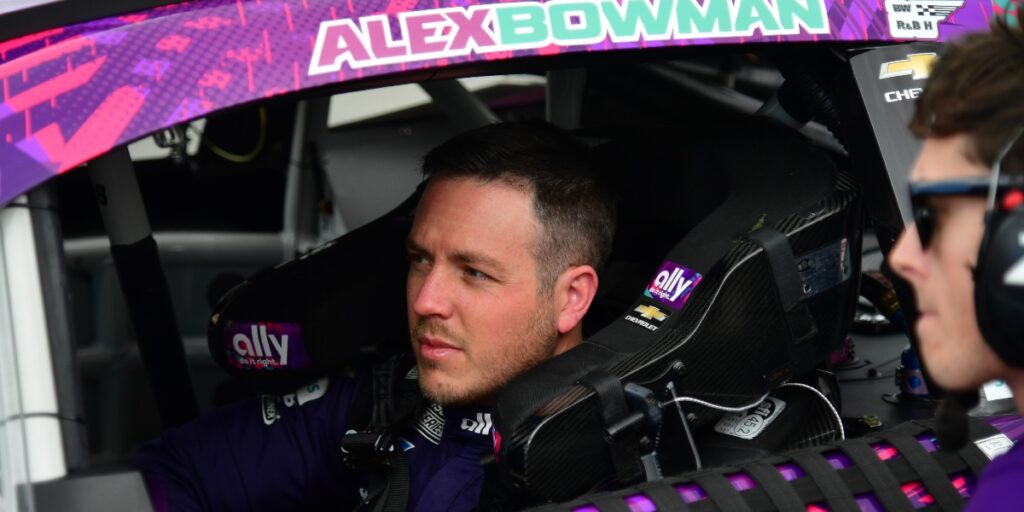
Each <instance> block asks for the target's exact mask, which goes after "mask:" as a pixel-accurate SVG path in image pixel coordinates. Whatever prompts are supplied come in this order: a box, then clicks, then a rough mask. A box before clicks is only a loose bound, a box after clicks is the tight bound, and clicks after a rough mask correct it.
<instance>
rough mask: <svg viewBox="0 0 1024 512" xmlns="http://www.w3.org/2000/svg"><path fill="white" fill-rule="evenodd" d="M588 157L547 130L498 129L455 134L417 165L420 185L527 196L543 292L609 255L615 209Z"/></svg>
mask: <svg viewBox="0 0 1024 512" xmlns="http://www.w3.org/2000/svg"><path fill="white" fill-rule="evenodd" d="M597 171H598V168H597V165H596V162H595V161H594V159H593V156H592V155H591V152H590V149H589V148H588V147H587V146H586V145H584V144H583V143H582V142H580V141H579V140H577V139H576V138H574V137H573V136H572V135H570V134H568V133H566V132H565V131H562V130H561V129H559V128H556V127H555V126H553V125H551V124H547V123H499V124H492V125H488V126H484V127H482V128H477V129H474V130H471V131H468V132H465V133H462V134H460V135H458V136H456V137H454V138H452V139H450V140H448V141H447V142H445V143H443V144H441V145H440V146H438V147H436V148H434V149H432V150H431V151H430V152H429V153H427V154H426V156H424V157H423V174H424V176H426V177H427V178H428V179H434V180H443V179H460V178H466V179H473V180H478V181H480V182H483V183H489V182H499V183H503V184H505V185H509V186H512V187H516V188H520V189H522V190H524V191H528V192H530V193H532V195H533V211H534V214H535V215H536V216H537V220H538V221H539V223H540V226H541V231H542V232H541V234H540V236H539V237H538V241H537V246H536V247H535V249H534V253H535V255H536V257H537V262H538V268H539V272H540V276H539V277H540V282H541V284H542V285H543V287H544V288H545V289H547V288H549V287H550V286H551V285H552V284H554V281H555V279H557V277H558V276H559V275H561V273H562V272H564V271H565V270H566V269H567V268H569V267H570V266H572V265H591V266H593V267H594V268H600V267H601V265H603V264H604V262H605V260H606V259H607V258H608V253H609V252H611V246H612V238H613V236H614V234H615V203H614V199H613V198H612V195H611V193H610V191H609V190H608V189H607V187H606V186H605V185H604V183H603V181H602V180H601V179H600V178H599V175H598V172H597Z"/></svg>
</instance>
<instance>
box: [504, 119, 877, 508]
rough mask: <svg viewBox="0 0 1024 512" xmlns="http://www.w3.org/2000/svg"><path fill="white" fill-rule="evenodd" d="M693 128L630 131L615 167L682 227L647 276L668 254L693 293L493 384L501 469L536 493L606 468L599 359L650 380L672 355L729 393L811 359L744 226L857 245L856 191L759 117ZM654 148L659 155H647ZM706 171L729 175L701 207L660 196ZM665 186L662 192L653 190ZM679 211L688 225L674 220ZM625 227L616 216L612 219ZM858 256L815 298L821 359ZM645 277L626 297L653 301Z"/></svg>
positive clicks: (656, 216)
mask: <svg viewBox="0 0 1024 512" xmlns="http://www.w3.org/2000/svg"><path fill="white" fill-rule="evenodd" d="M701 128H702V130H701V131H700V132H697V133H692V132H690V133H678V132H675V133H666V132H665V131H657V130H654V131H651V132H647V133H643V134H642V136H636V135H634V136H633V137H632V140H630V141H628V142H627V144H630V145H633V146H632V147H634V148H635V151H634V152H633V155H634V158H632V162H631V164H632V165H630V163H629V162H627V163H623V164H622V165H623V167H622V169H632V172H625V171H623V172H622V175H623V177H624V178H625V179H627V180H630V182H629V183H624V184H623V185H622V187H620V189H625V188H627V187H640V188H641V189H642V188H644V187H646V188H647V193H639V194H636V195H637V196H638V197H639V198H640V199H641V201H640V204H638V205H637V204H634V205H632V206H633V207H635V208H640V210H639V211H641V212H646V215H640V216H639V217H638V218H645V219H647V222H649V223H651V224H652V225H656V226H658V227H659V228H663V229H665V230H666V231H665V232H664V235H663V236H675V237H676V238H675V242H676V243H675V247H674V248H672V249H671V250H670V251H668V254H669V257H665V255H664V253H662V254H661V255H659V256H657V257H656V258H657V259H656V262H655V264H654V266H653V267H651V268H648V269H647V272H646V274H647V279H648V280H650V279H651V277H652V276H654V275H655V274H656V273H657V270H658V268H659V267H658V266H657V265H658V262H660V261H661V260H662V259H667V260H670V261H672V262H675V263H679V264H682V265H685V266H686V267H688V268H690V269H693V270H695V271H697V272H699V273H701V274H702V275H703V276H704V277H703V279H704V280H703V281H702V282H701V284H700V285H699V286H698V287H697V288H696V289H695V290H694V291H693V292H692V295H691V297H690V299H689V302H687V303H686V305H685V307H683V308H682V309H680V310H678V311H675V312H673V313H671V314H670V315H669V317H668V318H667V319H666V320H664V321H663V323H662V324H661V326H660V327H659V329H658V330H657V331H655V332H651V331H648V330H645V329H644V328H642V327H640V326H638V325H636V324H635V323H633V322H629V321H626V320H625V319H624V318H623V315H621V314H620V316H619V317H618V318H617V319H616V320H615V321H614V322H613V323H611V324H610V325H607V326H605V327H604V328H603V329H601V330H599V331H598V332H597V333H596V334H594V335H592V336H590V337H588V339H586V340H585V341H584V342H583V344H581V345H580V346H579V347H576V348H575V349H573V350H570V351H568V352H566V353H564V354H561V355H559V356H558V357H555V358H553V359H550V360H548V361H546V362H544V363H542V364H540V365H538V366H537V367H535V368H534V369H532V370H530V371H528V372H526V373H525V374H523V375H522V376H521V377H519V378H517V379H516V380H514V381H513V382H512V383H510V384H509V385H508V386H507V387H506V388H505V389H503V390H502V391H501V392H500V393H499V396H498V401H497V416H496V421H495V425H496V426H497V429H498V431H499V432H500V433H501V437H502V441H501V445H500V449H499V453H498V455H499V462H500V465H501V466H502V469H503V474H505V475H506V476H508V477H509V478H512V479H513V481H515V482H516V484H517V485H518V486H520V487H521V488H523V489H526V490H528V491H529V492H532V493H534V494H536V495H537V496H540V497H543V498H545V499H550V500H555V501H558V500H564V499H567V498H569V497H572V496H573V495H574V493H579V492H582V491H583V490H585V489H587V488H589V487H590V486H593V485H595V484H596V483H599V482H600V481H601V479H602V478H607V475H608V474H609V473H608V471H609V467H610V464H611V463H610V462H609V459H607V457H606V456H605V455H603V454H602V452H603V451H604V450H605V447H604V441H603V439H602V434H601V430H602V429H601V427H600V425H595V424H594V421H595V418H599V417H600V415H599V414H597V413H596V411H597V409H596V408H597V404H596V399H595V398H594V395H593V394H591V393H590V392H588V391H587V389H586V388H583V387H581V386H579V385H576V382H577V381H578V380H579V379H580V378H581V377H583V375H585V374H588V373H590V372H591V371H593V370H595V369H604V370H606V371H607V372H608V373H611V374H613V375H615V376H616V377H619V378H620V379H621V380H622V381H623V382H627V381H628V382H637V383H647V382H653V381H656V380H660V379H662V377H663V376H664V375H665V373H664V372H666V371H667V370H668V368H669V366H670V365H671V363H672V362H673V360H676V359H679V360H682V362H683V363H684V364H685V365H686V370H685V372H683V373H682V375H681V377H679V379H678V383H677V384H676V385H677V386H678V387H677V389H679V390H680V392H681V393H684V394H686V395H689V396H693V397H696V398H700V399H705V400H709V401H712V402H715V403H719V404H721V405H726V406H738V405H742V404H746V403H749V402H750V401H751V400H753V399H755V398H756V397H759V396H761V395H762V394H763V393H764V392H765V391H767V388H768V387H769V386H771V385H773V384H772V383H773V382H776V383H777V381H778V379H780V378H781V377H780V376H778V375H774V373H775V371H776V370H778V369H781V370H782V371H783V374H784V373H785V371H786V370H787V369H788V371H790V372H799V371H804V370H806V369H807V368H794V367H793V364H792V360H791V359H789V356H790V354H788V353H787V350H788V349H787V347H788V346H791V345H787V343H788V341H789V339H790V338H789V336H788V333H787V332H786V329H787V327H786V323H785V321H784V319H783V317H784V315H783V314H782V312H781V311H778V310H777V309H776V307H775V304H774V303H773V302H772V299H771V298H770V296H771V294H773V293H774V290H773V287H774V284H773V281H772V279H773V278H772V277H771V272H770V270H769V267H768V263H767V261H766V258H764V257H763V253H760V254H761V256H757V255H758V254H759V253H757V251H758V247H757V245H756V244H754V243H752V242H750V241H747V240H745V238H746V235H747V234H748V233H749V232H750V231H752V230H754V229H757V228H758V227H760V226H762V225H763V226H766V227H772V228H774V229H776V230H777V231H779V232H781V233H783V234H785V235H786V236H787V237H788V239H789V243H790V245H791V248H792V251H793V253H794V254H795V255H796V256H798V257H801V255H806V254H808V253H809V252H814V251H816V250H819V249H821V248H823V247H831V246H842V247H844V248H845V251H847V252H848V253H852V254H854V255H856V254H859V243H860V226H861V224H862V218H861V216H860V212H861V210H860V206H859V205H860V202H859V200H857V197H858V196H857V194H856V193H855V191H854V189H853V188H852V185H851V183H850V182H849V180H848V179H846V178H841V177H840V176H838V175H837V173H836V171H835V164H834V162H833V161H832V160H831V159H829V158H827V157H825V156H824V155H822V154H820V153H818V152H817V151H815V150H814V149H813V148H811V147H809V146H808V145H807V143H806V142H805V141H804V140H802V139H801V138H800V137H798V136H794V135H792V134H790V133H788V132H787V131H786V130H785V129H783V128H781V127H778V126H776V125H774V124H771V123H768V122H766V121H764V120H758V119H747V120H744V121H743V122H742V123H737V124H732V125H729V126H724V127H720V128H718V129H711V128H709V127H707V126H701ZM649 151H650V152H649ZM651 152H660V155H661V156H660V157H659V158H650V157H649V155H651V154H654V153H651ZM624 153H627V154H628V153H629V152H628V151H626V152H624ZM709 173H717V176H716V178H717V179H721V178H722V176H725V177H726V178H725V179H726V180H727V181H728V183H729V192H728V194H727V197H726V198H725V200H724V201H723V202H721V204H717V205H715V206H717V208H715V209H714V210H713V211H711V212H710V213H709V212H706V211H705V212H701V215H702V218H700V219H687V220H685V221H677V220H676V219H672V218H670V217H668V216H667V215H670V214H672V213H673V209H672V208H665V206H666V205H671V204H679V203H680V202H682V201H685V195H686V194H685V193H686V192H687V188H685V187H689V188H690V189H692V190H691V191H690V192H696V193H698V194H699V193H700V188H699V187H700V183H701V177H702V175H704V174H709ZM679 192H682V194H679ZM673 193H676V194H673ZM681 197H682V198H683V199H681ZM662 200H664V201H667V203H659V202H657V201H662ZM629 208H630V205H628V204H623V203H620V212H626V214H627V215H628V211H629ZM656 211H657V212H658V213H655V212H656ZM676 212H677V213H678V210H676ZM620 218H621V217H620ZM685 224H689V225H691V226H694V227H693V228H692V229H689V230H688V231H683V232H679V231H673V230H672V226H677V225H685ZM628 228H629V225H628V224H622V225H620V230H621V229H628ZM684 233H685V236H683V237H682V239H681V240H680V239H679V237H680V236H682V235H683V234H684ZM840 241H845V242H844V243H845V244H847V245H842V244H841V243H840ZM838 260H839V258H836V259H834V260H832V261H838ZM857 263H858V262H857V258H853V261H852V262H850V263H849V264H848V266H847V267H846V270H845V271H846V277H845V278H843V280H842V281H841V282H840V284H842V286H832V287H830V288H828V289H827V290H826V291H824V292H823V293H820V294H818V295H816V296H815V297H813V298H811V299H809V307H810V309H811V312H812V314H814V315H815V316H816V318H819V320H818V325H819V327H820V328H821V329H820V332H819V333H818V335H817V336H816V337H815V338H814V339H812V340H809V341H807V343H808V344H809V345H810V346H811V347H812V348H813V349H814V350H816V351H817V352H816V353H815V354H814V358H815V360H821V359H823V358H824V357H825V356H826V355H827V354H828V353H829V351H830V350H832V349H833V348H834V345H835V344H838V342H840V341H841V340H842V338H843V336H845V333H846V329H847V327H848V324H849V319H850V318H852V312H853V309H854V307H855V306H856V286H855V283H856V279H855V278H851V276H856V275H858V271H857V266H856V265H857ZM648 282H649V281H648ZM645 285H646V282H641V283H638V284H637V286H636V287H635V288H634V290H633V300H634V301H635V302H633V303H632V305H631V306H630V308H631V309H632V308H634V307H637V304H645V303H647V302H645V301H648V299H645V298H644V297H643V296H641V297H639V298H638V297H637V294H638V293H639V292H642V291H643V289H644V287H645ZM655 305H657V304H655ZM631 309H630V310H631ZM630 310H627V312H626V314H628V312H629V311H630ZM663 311H664V312H667V311H668V310H663ZM780 375H781V374H780ZM655 392H656V393H657V392H659V391H658V390H655ZM659 399H664V398H663V397H662V396H661V395H659ZM690 411H695V412H696V413H697V415H698V416H700V417H698V418H697V419H696V420H695V423H694V424H699V423H701V422H704V423H705V424H706V423H707V421H710V420H712V419H713V417H712V416H711V415H710V414H708V415H707V418H704V417H703V414H702V413H701V411H699V410H696V409H693V408H691V409H689V410H688V412H690Z"/></svg>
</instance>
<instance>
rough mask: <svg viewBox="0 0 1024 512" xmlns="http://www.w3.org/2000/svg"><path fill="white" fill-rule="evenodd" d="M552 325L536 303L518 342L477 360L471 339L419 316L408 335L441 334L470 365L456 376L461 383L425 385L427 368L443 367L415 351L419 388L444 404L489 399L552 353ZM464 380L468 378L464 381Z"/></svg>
mask: <svg viewBox="0 0 1024 512" xmlns="http://www.w3.org/2000/svg"><path fill="white" fill-rule="evenodd" d="M551 325H553V322H552V321H551V319H549V318H548V315H546V314H545V312H544V311H543V309H542V308H540V307H538V308H537V309H536V310H534V312H533V313H532V314H531V315H530V319H529V321H528V322H527V325H526V326H524V329H523V333H522V336H521V337H520V340H521V343H510V344H506V345H505V346H504V348H503V350H501V351H500V352H499V353H497V354H495V355H494V356H493V357H494V358H495V359H494V360H489V359H488V360H484V361H480V360H474V358H473V355H474V354H473V351H472V347H471V345H472V343H467V341H466V340H465V339H464V338H462V337H460V336H458V335H457V334H456V333H454V332H452V331H451V329H449V328H448V326H446V325H445V324H443V323H440V322H437V321H431V320H429V319H421V320H420V321H419V322H417V324H416V325H415V326H414V327H413V328H412V329H411V330H410V339H412V340H415V339H418V338H419V337H420V336H423V335H431V336H438V337H441V338H444V339H446V340H448V341H450V342H452V343H454V344H455V345H456V346H457V347H459V348H461V349H462V350H463V351H464V352H465V354H466V357H467V358H468V359H469V367H468V368H467V372H466V374H464V375H461V376H459V377H461V379H460V380H462V381H463V385H461V386H460V385H454V384H453V383H452V382H451V378H449V379H448V380H447V381H442V382H439V383H438V384H437V386H435V387H434V388H428V387H427V385H425V383H424V382H425V379H424V376H425V375H426V374H427V373H428V371H443V364H441V363H439V362H437V361H425V360H423V359H421V358H420V356H419V353H417V354H416V364H417V365H418V366H419V371H420V383H419V384H420V391H421V392H422V393H423V396H425V397H426V398H427V399H429V400H432V401H433V402H436V403H438V404H440V405H444V406H457V405H467V404H479V403H487V402H490V401H491V400H493V397H494V395H495V394H496V393H497V392H498V391H499V390H500V389H501V388H503V387H505V385H507V384H508V383H509V382H511V381H512V379H514V378H516V377H518V376H519V375H521V374H522V373H524V372H526V371H527V370H529V369H530V368H533V367H534V366H537V365H538V364H540V363H542V362H543V361H545V360H547V359H549V358H550V357H551V356H552V355H553V354H554V349H555V346H556V344H557V342H558V334H557V332H553V330H552V329H550V328H547V326H551ZM478 343H486V340H482V341H480V340H478ZM449 377H451V376H449ZM466 380H468V382H465V381H466Z"/></svg>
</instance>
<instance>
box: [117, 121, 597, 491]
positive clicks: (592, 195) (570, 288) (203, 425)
mask: <svg viewBox="0 0 1024 512" xmlns="http://www.w3.org/2000/svg"><path fill="white" fill-rule="evenodd" d="M423 172H424V174H425V176H426V177H427V178H428V179H429V182H428V185H427V187H426V190H425V192H424V193H423V196H422V198H421V200H420V203H419V206H418V208H417V211H416V215H415V220H414V223H413V226H412V229H411V232H410V234H409V236H408V241H407V248H408V257H409V274H408V279H407V290H406V294H407V304H408V311H407V313H408V321H409V326H410V339H411V350H412V353H413V354H414V356H415V367H412V366H413V365H412V364H410V367H411V368H410V369H409V371H408V372H404V370H403V373H402V374H403V375H404V378H406V379H417V378H418V381H419V388H420V390H421V391H422V394H423V396H424V397H425V398H426V399H427V400H429V403H431V405H430V406H429V407H427V408H426V409H425V410H424V411H423V412H422V414H421V415H420V416H419V417H418V420H417V421H416V422H415V423H414V424H413V425H412V426H411V427H410V428H408V429H406V430H405V431H403V432H401V437H400V438H399V439H398V441H397V442H395V448H396V449H399V450H402V451H404V454H405V455H406V457H407V460H408V467H409V479H408V487H409V490H408V496H407V506H406V507H405V508H406V509H407V510H416V511H428V510H469V509H472V508H474V507H475V506H476V505H477V503H478V500H479V498H480V493H481V486H482V483H483V470H482V467H481V465H480V460H481V456H483V455H484V454H485V453H488V452H490V451H491V450H492V439H491V429H492V421H491V416H490V409H489V404H490V403H491V401H492V397H493V395H494V393H495V392H496V390H498V389H499V388H501V387H502V386H503V385H504V384H506V383H507V382H509V381H510V380H511V379H512V378H514V377H515V376H516V375H518V374H520V373H522V372H523V371H524V370H526V369H528V368H530V367H532V366H534V365H536V364H537V363H539V362H541V361H543V360H545V359H547V358H550V357H552V356H554V355H557V354H559V353H562V352H564V351H566V350H569V349H571V348H572V347H574V346H575V345H577V344H578V343H579V342H580V341H581V338H582V330H581V329H582V327H581V322H582V319H583V316H584V314H585V313H586V312H587V310H588V308H589V306H590V303H591V301H592V299H593V297H594V294H595V292H596V290H597V286H598V278H597V273H596V269H597V268H598V267H599V266H600V265H601V263H602V261H603V260H604V259H605V258H606V257H607V254H608V252H609V251H610V247H611V241H612V237H613V234H614V218H615V215H614V205H613V202H612V200H611V196H610V195H609V194H608V192H607V191H606V190H604V189H603V188H602V186H601V185H600V184H599V182H598V181H597V180H596V179H595V174H594V169H593V163H592V161H591V157H590V156H589V153H588V150H587V148H586V147H585V146H583V145H582V144H580V143H579V142H578V141H576V140H575V139H573V138H572V137H571V136H569V135H567V134H565V133H564V132H561V131H560V130H558V129H556V128H554V127H552V126H550V125H540V124H514V123H509V124H496V125H490V126H486V127H483V128H479V129H476V130H473V131H470V132H467V133H464V134H462V135H459V136H457V137H455V138H453V139H451V140H449V141H448V142H446V143H444V144H442V145H441V146H439V147H437V148H435V149H433V150H431V151H430V152H429V153H428V154H427V155H426V157H425V158H424V163H423ZM361 380H364V381H365V380H366V379H361V376H359V375H356V376H354V377H344V376H331V377H330V378H329V379H322V380H321V381H319V382H317V383H315V384H312V385H310V386H307V387H306V388H303V389H301V390H299V391H297V392H296V393H295V394H294V395H288V396H284V397H278V398H276V399H273V398H272V399H270V400H269V403H268V400H267V398H266V397H265V398H264V400H263V402H262V403H261V402H260V401H246V402H242V403H237V404H234V405H232V406H228V407H225V408H222V409H219V410H217V411H215V412H214V413H212V414H209V415H207V416H204V417H202V418H200V419H198V420H196V421H194V422H192V423H190V424H188V425H186V426H184V427H182V428H179V429H175V430H172V431H169V432H167V433H165V434H164V435H162V436H161V437H159V438H157V439H155V440H153V441H151V442H149V443H147V444H146V445H144V446H143V447H142V448H140V449H139V450H138V451H137V452H136V453H135V454H134V455H133V456H132V458H131V460H130V464H131V465H132V466H134V467H136V468H138V469H140V470H142V472H143V474H144V476H145V478H146V482H147V486H148V488H149V491H150V496H151V500H152V501H153V503H154V505H155V508H156V509H157V510H218V511H220V510H318V509H331V510H343V509H349V510H351V509H352V507H354V506H356V505H358V504H359V502H360V499H361V497H360V492H362V494H364V495H365V494H366V490H365V488H366V487H367V478H366V476H365V475H362V474H360V473H359V472H358V471H354V470H352V469H349V468H348V467H346V465H345V463H344V462H343V456H344V454H343V453H341V452H340V450H339V447H340V446H341V443H342V438H343V436H344V435H345V434H346V432H348V431H351V430H353V429H356V428H359V427H358V426H356V425H352V424H350V418H351V417H352V416H354V415H356V414H357V413H356V411H354V410H353V407H354V406H353V402H354V400H355V399H356V396H357V394H358V393H359V389H360V381H361ZM268 407H269V408H270V409H271V410H269V411H268ZM361 488H362V489H361ZM378 499H379V497H378ZM392 503H393V502H392Z"/></svg>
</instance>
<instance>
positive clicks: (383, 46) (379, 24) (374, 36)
mask: <svg viewBox="0 0 1024 512" xmlns="http://www.w3.org/2000/svg"><path fill="white" fill-rule="evenodd" d="M363 27H364V28H366V34H367V35H368V36H370V49H371V50H372V51H373V55H374V57H377V58H378V59H384V58H388V57H401V56H403V55H405V54H406V53H407V51H406V48H405V46H404V45H402V44H401V43H399V44H394V41H392V40H391V25H390V24H389V23H388V21H387V18H385V17H383V16H381V17H374V18H371V19H368V20H366V21H365V22H364V24H363Z"/></svg>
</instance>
